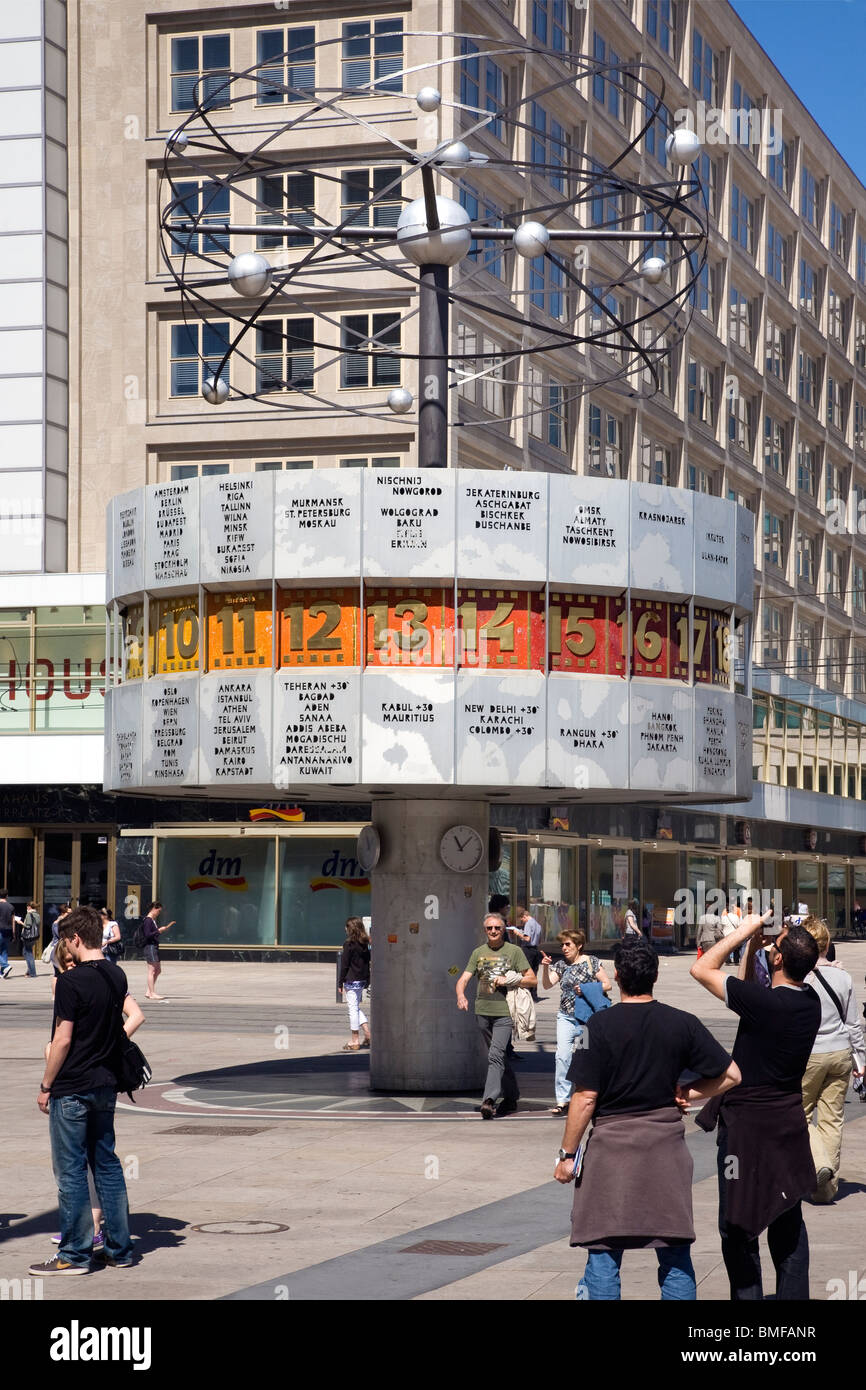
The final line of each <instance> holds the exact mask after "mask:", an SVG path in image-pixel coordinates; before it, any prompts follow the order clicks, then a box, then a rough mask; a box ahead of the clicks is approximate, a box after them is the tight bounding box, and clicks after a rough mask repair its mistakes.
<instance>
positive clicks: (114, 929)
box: [99, 907, 122, 960]
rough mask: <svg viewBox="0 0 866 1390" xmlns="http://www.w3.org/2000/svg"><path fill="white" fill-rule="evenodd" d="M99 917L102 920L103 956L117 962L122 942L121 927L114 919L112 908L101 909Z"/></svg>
mask: <svg viewBox="0 0 866 1390" xmlns="http://www.w3.org/2000/svg"><path fill="white" fill-rule="evenodd" d="M99 915H100V917H101V918H102V954H103V955H104V956H105V959H106V960H116V959H117V955H118V950H117V948H118V947H119V945H120V943H121V940H122V938H121V934H120V926H119V924H118V923H117V922H115V920H114V918H113V917H112V915H111V909H110V908H107V907H101V908H100V909H99Z"/></svg>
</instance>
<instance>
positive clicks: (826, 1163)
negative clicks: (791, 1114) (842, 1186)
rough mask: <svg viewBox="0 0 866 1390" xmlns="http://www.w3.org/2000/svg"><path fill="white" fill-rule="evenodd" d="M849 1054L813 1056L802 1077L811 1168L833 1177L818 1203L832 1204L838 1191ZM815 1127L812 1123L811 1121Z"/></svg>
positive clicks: (816, 1054)
mask: <svg viewBox="0 0 866 1390" xmlns="http://www.w3.org/2000/svg"><path fill="white" fill-rule="evenodd" d="M852 1066H853V1062H852V1060H851V1053H850V1051H849V1050H848V1049H847V1048H846V1049H845V1051H844V1052H813V1053H812V1055H811V1057H810V1058H809V1061H808V1062H807V1063H806V1071H805V1074H804V1076H803V1109H804V1110H805V1112H806V1122H807V1124H808V1126H809V1143H810V1144H811V1146H812V1158H813V1159H814V1162H815V1168H816V1169H820V1168H829V1169H830V1171H831V1172H832V1174H833V1176H832V1178H831V1179H830V1181H829V1182H827V1183H824V1184H822V1186H821V1187H819V1188H818V1191H817V1192H816V1193H815V1199H814V1200H816V1201H818V1202H832V1200H833V1198H834V1197H835V1196H836V1193H837V1191H838V1188H839V1183H838V1181H837V1178H838V1173H839V1161H840V1158H841V1154H842V1124H843V1121H844V1118H845V1096H846V1094H847V1092H848V1082H849V1081H850V1079H851V1069H852ZM813 1116H814V1119H815V1123H814V1124H813V1123H812V1119H813Z"/></svg>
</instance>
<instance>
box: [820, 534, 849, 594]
mask: <svg viewBox="0 0 866 1390" xmlns="http://www.w3.org/2000/svg"><path fill="white" fill-rule="evenodd" d="M845 569H846V564H845V558H844V556H843V554H842V552H841V550H834V549H833V547H832V546H831V545H828V546H827V554H826V558H825V571H826V576H827V597H828V598H834V599H835V600H836V602H837V603H841V602H842V600H843V598H844V595H845Z"/></svg>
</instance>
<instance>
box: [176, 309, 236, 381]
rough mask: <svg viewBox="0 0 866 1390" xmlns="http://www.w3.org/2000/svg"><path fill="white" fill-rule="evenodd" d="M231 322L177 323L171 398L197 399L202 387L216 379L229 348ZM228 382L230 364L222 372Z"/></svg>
mask: <svg viewBox="0 0 866 1390" xmlns="http://www.w3.org/2000/svg"><path fill="white" fill-rule="evenodd" d="M229 341H230V338H229V325H228V322H219V323H175V324H172V327H171V394H172V395H173V396H197V395H199V394H200V392H201V388H202V383H203V382H204V381H206V380H207V379H208V377H212V376H216V374H217V368H218V367H219V364H220V362H221V360H222V357H223V354H224V353H225V351H226V349H227V348H228V346H229ZM220 378H221V380H223V381H225V382H228V380H229V369H228V363H226V365H225V366H224V367H223V369H222V371H221V372H220Z"/></svg>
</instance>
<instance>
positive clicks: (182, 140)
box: [165, 130, 189, 154]
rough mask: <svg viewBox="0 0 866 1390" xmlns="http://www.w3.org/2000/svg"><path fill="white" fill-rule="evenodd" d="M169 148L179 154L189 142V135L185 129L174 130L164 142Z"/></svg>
mask: <svg viewBox="0 0 866 1390" xmlns="http://www.w3.org/2000/svg"><path fill="white" fill-rule="evenodd" d="M165 143H166V144H167V145H168V148H169V149H170V150H173V151H174V153H175V154H180V153H181V151H182V150H185V149H186V147H187V145H188V144H189V136H188V135H187V133H186V131H185V130H174V131H172V133H171V135H169V137H168V139H167V140H166V142H165Z"/></svg>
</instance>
